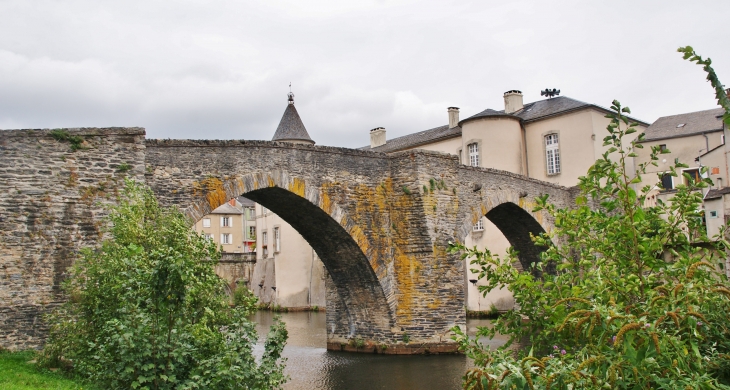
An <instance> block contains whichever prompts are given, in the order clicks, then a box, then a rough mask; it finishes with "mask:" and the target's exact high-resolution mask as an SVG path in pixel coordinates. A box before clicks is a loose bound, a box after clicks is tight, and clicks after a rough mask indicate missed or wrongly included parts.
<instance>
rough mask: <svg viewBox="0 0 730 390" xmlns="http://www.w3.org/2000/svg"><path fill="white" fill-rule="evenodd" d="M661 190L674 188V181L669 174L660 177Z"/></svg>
mask: <svg viewBox="0 0 730 390" xmlns="http://www.w3.org/2000/svg"><path fill="white" fill-rule="evenodd" d="M662 188H663V189H665V190H671V189H673V188H674V180H672V175H671V174H669V173H665V174H664V175H662Z"/></svg>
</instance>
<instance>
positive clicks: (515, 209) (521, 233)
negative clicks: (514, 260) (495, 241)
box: [460, 191, 549, 270]
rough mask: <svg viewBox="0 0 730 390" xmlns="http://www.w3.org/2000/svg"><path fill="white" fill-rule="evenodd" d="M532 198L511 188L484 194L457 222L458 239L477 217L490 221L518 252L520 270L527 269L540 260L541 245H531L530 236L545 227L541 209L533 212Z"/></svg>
mask: <svg viewBox="0 0 730 390" xmlns="http://www.w3.org/2000/svg"><path fill="white" fill-rule="evenodd" d="M534 206H535V204H534V202H532V201H530V200H528V199H527V197H526V196H525V195H524V193H519V192H512V191H496V192H494V193H492V194H490V196H488V197H486V198H485V199H484V200H483V201H482V202H481V204H480V206H479V207H478V209H477V210H475V211H474V212H473V213H472V215H471V216H470V218H467V220H466V221H464V223H463V224H462V226H461V229H460V233H461V234H460V236H461V241H462V242H464V239H465V238H466V237H467V235H468V234H469V233H470V232H471V231H472V228H473V226H474V225H475V224H476V223H477V222H478V221H479V219H480V218H481V217H486V218H487V219H488V220H489V221H490V222H492V223H493V224H494V225H495V226H496V227H497V228H498V229H499V231H500V232H501V233H502V234H503V235H504V237H505V238H506V239H507V241H509V243H510V245H511V246H512V247H513V248H514V249H515V250H516V251H517V252H518V259H519V264H515V265H516V266H518V267H520V268H521V269H522V270H529V269H530V267H531V265H532V264H533V263H535V262H537V261H539V260H540V253H541V252H543V251H544V250H545V248H542V247H539V246H537V245H535V243H534V242H533V241H532V238H531V235H532V236H538V235H540V234H542V233H545V232H546V231H547V230H548V229H549V224H547V223H545V222H546V217H545V215H544V211H538V212H533V211H532V209H533V207H534Z"/></svg>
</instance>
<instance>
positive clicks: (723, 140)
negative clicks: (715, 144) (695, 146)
mask: <svg viewBox="0 0 730 390" xmlns="http://www.w3.org/2000/svg"><path fill="white" fill-rule="evenodd" d="M720 143H721V144H723V145H725V133H722V134H720Z"/></svg>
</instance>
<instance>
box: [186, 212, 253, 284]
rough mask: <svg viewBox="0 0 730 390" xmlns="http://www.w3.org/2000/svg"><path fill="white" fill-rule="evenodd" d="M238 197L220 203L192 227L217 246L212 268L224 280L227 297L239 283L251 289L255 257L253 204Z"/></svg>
mask: <svg viewBox="0 0 730 390" xmlns="http://www.w3.org/2000/svg"><path fill="white" fill-rule="evenodd" d="M239 199H240V201H239ZM239 199H231V200H229V201H228V202H227V203H224V204H222V205H221V206H219V207H218V208H216V209H215V210H213V212H211V213H210V214H208V215H205V216H204V217H203V218H202V219H200V221H198V222H196V223H195V225H194V226H193V229H194V230H195V231H196V232H198V233H200V234H202V235H204V236H205V237H206V238H207V239H209V240H211V241H213V242H215V243H216V244H217V245H218V246H219V248H220V250H221V259H220V261H219V262H218V265H217V266H216V269H215V271H216V274H217V275H218V276H220V277H221V278H222V279H224V280H226V282H227V288H226V292H227V293H228V294H229V296H232V294H233V291H234V290H235V289H236V287H238V286H239V285H244V286H246V287H248V288H251V275H252V274H253V271H254V262H255V260H256V258H255V256H256V255H255V252H254V251H255V247H256V238H255V227H256V219H255V211H254V203H253V202H252V201H250V200H248V199H245V198H239ZM252 234H253V236H252Z"/></svg>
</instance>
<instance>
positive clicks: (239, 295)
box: [233, 285, 259, 310]
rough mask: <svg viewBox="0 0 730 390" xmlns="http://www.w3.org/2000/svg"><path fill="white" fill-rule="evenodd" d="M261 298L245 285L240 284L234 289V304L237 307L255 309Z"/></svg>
mask: <svg viewBox="0 0 730 390" xmlns="http://www.w3.org/2000/svg"><path fill="white" fill-rule="evenodd" d="M258 303H259V299H258V298H257V297H256V295H254V293H253V291H251V290H249V289H248V288H247V287H246V286H244V285H239V286H238V287H236V289H235V290H234V291H233V305H234V306H236V307H241V308H246V309H254V310H255V308H256V307H257V306H258Z"/></svg>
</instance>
